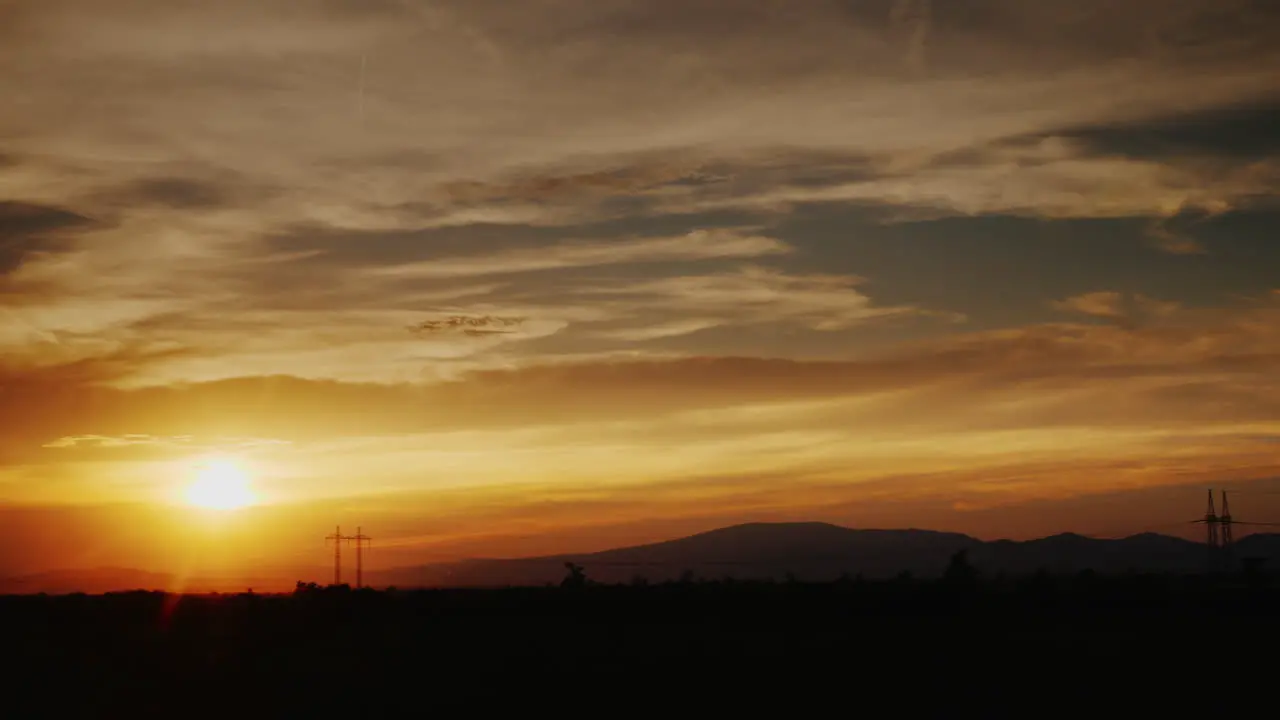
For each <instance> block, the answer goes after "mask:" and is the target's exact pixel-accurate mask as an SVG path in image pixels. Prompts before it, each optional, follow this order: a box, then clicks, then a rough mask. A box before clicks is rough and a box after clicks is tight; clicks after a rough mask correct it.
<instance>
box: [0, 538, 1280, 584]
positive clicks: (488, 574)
mask: <svg viewBox="0 0 1280 720" xmlns="http://www.w3.org/2000/svg"><path fill="white" fill-rule="evenodd" d="M960 550H965V551H966V552H967V553H968V557H969V560H970V562H971V563H972V564H973V565H974V566H975V567H976V568H977V569H978V570H979V571H981V572H983V573H985V574H988V575H995V574H1001V573H1004V574H1010V575H1020V574H1031V573H1035V572H1037V571H1040V570H1045V571H1048V572H1052V573H1077V572H1080V571H1082V570H1094V571H1097V572H1100V573H1122V572H1128V571H1138V572H1174V573H1185V572H1200V571H1203V570H1204V569H1205V567H1206V561H1207V559H1208V558H1207V551H1206V548H1205V546H1204V545H1202V544H1200V543H1196V542H1192V541H1190V540H1185V539H1182V538H1176V537H1170V536H1167V535H1159V534H1154V533H1141V534H1137V535H1133V536H1131V537H1127V538H1123V539H1116V540H1112V539H1100V538H1091V537H1086V536H1084V535H1078V534H1076V533H1061V534H1058V535H1051V536H1049V537H1044V538H1037V539H1035V540H1024V541H1015V540H994V541H982V540H978V539H977V538H973V537H970V536H968V535H963V534H960V533H950V532H939V531H934V530H917V529H907V530H880V529H854V528H847V527H842V526H839V525H832V524H829V523H821V522H800V523H748V524H743V525H733V526H730V527H724V528H718V529H715V530H709V531H706V532H702V533H698V534H696V535H690V536H688V537H682V538H676V539H673V540H666V541H662V542H655V543H649V544H645V545H636V546H632V547H622V548H616V549H613V550H605V551H601V552H594V553H576V554H568V555H552V556H546V557H535V558H521V559H478V560H465V561H461V562H454V563H442V564H432V565H424V566H417V567H404V568H396V569H392V570H385V571H379V572H368V573H366V579H367V581H368V583H369V584H371V585H373V586H376V587H386V586H391V585H394V586H397V587H401V588H412V587H496V586H509V585H530V586H541V585H546V584H548V583H552V584H555V583H559V582H560V580H561V579H562V578H563V577H564V576H565V563H566V562H572V563H575V564H577V565H581V566H583V567H584V568H585V569H586V574H587V577H588V578H590V579H591V580H593V581H597V582H603V583H626V582H632V581H634V580H637V579H639V578H643V579H645V580H647V581H650V582H663V581H668V580H675V579H678V578H680V577H682V576H685V575H687V574H692V575H693V576H694V577H695V578H698V579H704V580H717V579H723V578H730V577H731V578H736V579H740V580H752V579H772V580H785V579H787V578H795V579H797V580H806V581H829V580H835V579H837V578H839V577H841V576H846V577H856V576H858V575H861V576H863V577H866V578H868V579H878V578H891V577H894V576H897V575H899V574H901V573H904V572H905V573H910V574H911V575H913V576H915V577H920V578H930V577H937V576H939V575H941V574H942V572H943V571H944V570H945V568H946V567H947V563H948V562H949V561H950V559H951V557H952V555H954V554H955V553H956V552H957V551H960ZM1235 552H1236V554H1237V556H1239V557H1242V558H1246V557H1250V558H1258V559H1261V560H1262V561H1263V562H1264V563H1265V565H1266V566H1268V567H1272V568H1278V567H1280V535H1277V534H1260V535H1250V536H1248V537H1245V538H1243V539H1241V540H1240V541H1239V542H1237V543H1236V545H1235ZM324 579H325V578H324V577H323V576H319V575H318V576H316V577H306V578H302V577H299V578H273V579H262V578H258V579H256V580H252V581H250V580H248V579H247V578H246V579H244V580H232V579H226V580H213V579H208V580H196V579H189V580H187V581H186V582H185V583H184V587H186V588H187V589H188V590H190V591H194V592H204V591H222V592H236V591H243V590H244V589H245V588H246V587H255V588H258V589H260V590H266V591H270V590H272V589H275V590H280V589H288V588H291V587H292V586H293V583H294V581H296V580H315V581H319V582H323V581H324ZM175 582H176V581H175V578H174V577H173V576H170V575H166V574H162V573H146V572H141V571H137V570H128V569H116V568H110V569H97V570H85V571H75V570H69V571H58V572H49V573H41V574H38V575H28V576H24V577H16V578H0V593H38V592H48V593H70V592H90V593H100V592H108V591H112V590H132V589H145V590H165V589H169V590H172V589H176V585H175Z"/></svg>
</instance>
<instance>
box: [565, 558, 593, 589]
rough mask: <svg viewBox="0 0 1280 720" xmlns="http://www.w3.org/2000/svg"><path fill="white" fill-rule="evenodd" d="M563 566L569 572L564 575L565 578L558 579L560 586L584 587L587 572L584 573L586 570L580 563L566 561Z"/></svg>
mask: <svg viewBox="0 0 1280 720" xmlns="http://www.w3.org/2000/svg"><path fill="white" fill-rule="evenodd" d="M564 567H565V569H566V570H568V571H569V574H568V575H566V576H565V578H564V579H563V580H561V581H560V587H562V588H580V587H586V585H587V573H586V570H585V569H584V568H583V567H582V566H581V565H575V564H574V563H571V562H566V563H565V564H564Z"/></svg>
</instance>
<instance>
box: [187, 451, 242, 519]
mask: <svg viewBox="0 0 1280 720" xmlns="http://www.w3.org/2000/svg"><path fill="white" fill-rule="evenodd" d="M187 502H189V503H191V504H192V505H195V506H196V507H202V508H209V509H211V510H234V509H236V508H242V507H245V506H246V505H251V504H253V491H252V490H250V488H249V476H248V475H246V474H245V472H244V471H243V470H241V469H240V468H239V467H237V466H236V465H235V463H232V462H229V461H226V460H215V461H212V462H209V463H206V464H205V465H204V466H202V467H201V468H200V473H199V474H198V475H197V476H196V479H195V482H193V483H191V485H190V486H189V487H188V488H187Z"/></svg>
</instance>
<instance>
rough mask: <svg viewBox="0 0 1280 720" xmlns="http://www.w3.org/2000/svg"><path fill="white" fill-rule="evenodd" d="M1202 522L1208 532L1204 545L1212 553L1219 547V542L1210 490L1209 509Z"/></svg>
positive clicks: (1216, 514) (1216, 513) (1217, 520)
mask: <svg viewBox="0 0 1280 720" xmlns="http://www.w3.org/2000/svg"><path fill="white" fill-rule="evenodd" d="M1202 522H1204V526H1205V528H1206V529H1207V532H1208V537H1207V538H1206V539H1205V544H1206V545H1208V546H1209V552H1214V551H1216V550H1217V549H1218V548H1219V547H1221V542H1220V540H1219V536H1218V523H1219V519H1218V511H1217V510H1216V509H1215V508H1214V506H1213V490H1212V489H1210V490H1209V509H1208V510H1207V511H1206V512H1205V514H1204V520H1203V521H1202Z"/></svg>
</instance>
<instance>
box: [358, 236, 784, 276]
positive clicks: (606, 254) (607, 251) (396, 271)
mask: <svg viewBox="0 0 1280 720" xmlns="http://www.w3.org/2000/svg"><path fill="white" fill-rule="evenodd" d="M790 249H791V248H790V247H789V246H788V245H787V244H786V243H783V242H781V241H779V240H776V239H774V238H769V237H763V236H758V235H744V234H741V233H738V232H735V231H732V230H695V231H693V232H691V233H688V234H687V235H682V236H676V237H657V238H636V239H632V238H617V239H615V240H610V241H595V242H576V243H560V244H555V245H550V246H544V247H537V248H528V249H521V250H506V251H499V252H491V253H487V254H485V255H477V256H473V257H466V256H461V257H443V258H439V259H435V260H429V261H423V262H409V263H399V264H395V265H387V266H381V267H375V268H371V269H370V270H369V271H368V272H369V274H370V275H372V276H376V277H392V278H394V277H413V278H457V277H461V276H468V275H503V274H513V273H525V272H536V271H544V270H559V269H564V268H574V267H591V266H599V265H621V264H633V263H654V262H672V261H679V260H707V259H719V258H746V257H759V256H763V255H773V254H780V253H786V252H789V251H790Z"/></svg>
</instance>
